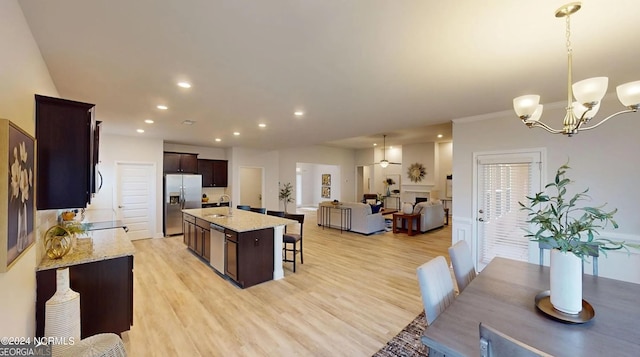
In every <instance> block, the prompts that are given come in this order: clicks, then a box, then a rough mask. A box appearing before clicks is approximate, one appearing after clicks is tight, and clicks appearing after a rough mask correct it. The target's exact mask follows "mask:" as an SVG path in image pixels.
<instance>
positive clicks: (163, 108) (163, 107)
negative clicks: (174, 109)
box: [156, 104, 169, 110]
mask: <svg viewBox="0 0 640 357" xmlns="http://www.w3.org/2000/svg"><path fill="white" fill-rule="evenodd" d="M156 108H158V109H160V110H167V109H169V107H167V106H166V105H162V104H160V105H158V106H156Z"/></svg>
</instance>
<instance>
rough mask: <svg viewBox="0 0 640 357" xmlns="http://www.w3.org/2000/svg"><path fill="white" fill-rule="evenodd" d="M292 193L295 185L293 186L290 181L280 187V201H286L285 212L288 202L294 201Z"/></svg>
mask: <svg viewBox="0 0 640 357" xmlns="http://www.w3.org/2000/svg"><path fill="white" fill-rule="evenodd" d="M292 195H293V187H292V186H291V183H290V182H287V183H285V184H284V185H282V186H281V187H280V193H279V195H278V198H279V199H280V201H282V202H283V203H284V211H285V212H287V203H291V202H293V197H291V196H292Z"/></svg>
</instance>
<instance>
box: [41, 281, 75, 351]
mask: <svg viewBox="0 0 640 357" xmlns="http://www.w3.org/2000/svg"><path fill="white" fill-rule="evenodd" d="M44 311H45V318H44V335H45V336H46V337H56V338H58V339H59V340H60V341H64V342H63V343H56V344H53V346H52V349H51V350H52V353H53V355H54V356H55V355H59V356H62V355H65V354H64V351H65V350H66V349H68V348H69V347H70V346H72V345H73V343H78V342H79V341H80V336H81V326H80V294H78V293H77V292H75V291H73V290H71V288H70V286H69V268H60V269H58V270H57V271H56V292H55V294H53V296H52V297H51V298H50V299H49V300H47V302H46V303H45V310H44Z"/></svg>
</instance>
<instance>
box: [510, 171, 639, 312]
mask: <svg viewBox="0 0 640 357" xmlns="http://www.w3.org/2000/svg"><path fill="white" fill-rule="evenodd" d="M568 169H569V166H568V163H566V164H564V165H562V166H560V168H558V170H557V172H556V175H555V179H554V180H553V182H551V183H549V184H547V185H546V186H545V191H543V192H538V193H536V194H535V196H533V197H527V201H528V202H527V203H528V204H524V203H522V202H519V203H520V206H521V209H523V210H525V211H528V212H529V214H528V217H529V219H528V220H527V222H528V223H530V224H532V225H533V226H535V227H536V228H535V229H536V230H535V231H534V232H531V231H529V232H528V234H527V235H526V237H528V238H530V239H531V240H532V241H536V242H541V243H545V244H546V245H548V246H550V247H551V250H552V252H551V259H552V260H551V264H550V270H551V272H550V285H551V287H550V290H551V304H552V305H553V306H554V307H555V308H556V309H558V310H560V311H562V312H565V313H570V314H577V313H580V311H581V309H582V265H581V264H582V260H584V259H585V257H587V256H589V252H590V251H592V250H593V249H598V250H599V251H600V252H602V254H604V255H605V256H606V254H607V251H610V250H618V249H625V250H627V252H628V251H629V249H628V247H635V248H637V246H636V245H634V244H627V243H625V242H614V241H612V240H610V239H606V238H595V236H596V235H598V234H599V232H598V230H600V229H603V228H605V227H606V226H607V225H608V224H611V226H613V228H618V224H617V223H616V221H615V220H614V219H613V216H614V214H615V213H616V212H617V211H618V210H617V209H613V210H611V211H608V212H607V211H605V210H604V209H603V207H604V205H601V206H596V207H577V204H578V202H580V201H584V200H587V199H588V198H589V196H588V195H587V192H588V191H589V189H586V190H584V191H582V192H579V193H577V194H575V195H573V196H572V197H567V195H568V194H567V186H568V185H569V184H570V183H572V181H571V180H570V179H569V178H567V177H566V172H567V170H568ZM547 190H550V191H551V192H550V193H547V192H546V191H547ZM567 299H569V300H567Z"/></svg>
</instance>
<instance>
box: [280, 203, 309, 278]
mask: <svg viewBox="0 0 640 357" xmlns="http://www.w3.org/2000/svg"><path fill="white" fill-rule="evenodd" d="M284 218H287V219H291V220H294V221H298V223H299V224H300V233H287V231H286V228H285V232H284V235H283V236H282V243H283V244H282V261H283V262H288V263H293V272H294V273H295V272H296V254H297V253H300V264H304V258H303V255H302V233H303V229H302V227H303V226H304V214H290V213H285V214H284ZM298 242H300V247H299V248H298ZM287 252H291V253H292V255H293V258H292V259H288V258H287Z"/></svg>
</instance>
